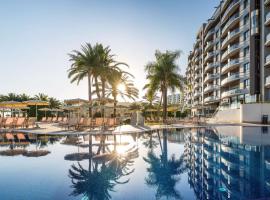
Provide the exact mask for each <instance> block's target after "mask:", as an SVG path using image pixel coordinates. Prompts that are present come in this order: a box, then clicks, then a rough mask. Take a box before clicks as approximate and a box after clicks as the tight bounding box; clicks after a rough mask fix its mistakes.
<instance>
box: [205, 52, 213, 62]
mask: <svg viewBox="0 0 270 200" xmlns="http://www.w3.org/2000/svg"><path fill="white" fill-rule="evenodd" d="M214 55H215V53H214V52H213V51H212V52H209V53H207V54H206V57H205V60H204V62H207V61H208V60H209V59H211V58H213V56H214Z"/></svg>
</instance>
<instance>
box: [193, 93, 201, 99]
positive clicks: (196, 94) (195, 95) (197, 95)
mask: <svg viewBox="0 0 270 200" xmlns="http://www.w3.org/2000/svg"><path fill="white" fill-rule="evenodd" d="M201 95H202V93H201V92H199V91H196V92H194V98H196V97H199V96H201Z"/></svg>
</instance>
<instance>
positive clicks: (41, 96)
mask: <svg viewBox="0 0 270 200" xmlns="http://www.w3.org/2000/svg"><path fill="white" fill-rule="evenodd" d="M34 99H36V100H40V101H48V100H49V96H48V95H46V94H43V93H38V94H37V95H35V96H34Z"/></svg>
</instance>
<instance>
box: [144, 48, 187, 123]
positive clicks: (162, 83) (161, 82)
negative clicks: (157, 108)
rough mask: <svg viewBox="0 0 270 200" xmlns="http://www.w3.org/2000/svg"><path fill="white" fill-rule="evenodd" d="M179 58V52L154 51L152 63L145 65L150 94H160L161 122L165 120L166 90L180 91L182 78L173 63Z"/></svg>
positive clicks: (147, 86)
mask: <svg viewBox="0 0 270 200" xmlns="http://www.w3.org/2000/svg"><path fill="white" fill-rule="evenodd" d="M179 56H180V51H166V52H165V53H162V52H160V51H156V53H155V57H156V60H155V61H154V62H150V63H148V64H147V65H146V67H145V71H146V72H147V77H146V78H147V79H148V84H147V85H146V88H148V89H149V90H150V91H151V92H158V91H159V92H161V94H162V95H161V96H162V101H163V122H164V123H165V122H166V119H167V93H168V89H170V90H172V91H173V92H174V91H175V89H176V88H178V89H180V90H182V89H183V88H182V87H183V77H182V76H181V75H180V74H179V66H178V65H177V64H176V63H175V62H176V60H177V59H178V58H179Z"/></svg>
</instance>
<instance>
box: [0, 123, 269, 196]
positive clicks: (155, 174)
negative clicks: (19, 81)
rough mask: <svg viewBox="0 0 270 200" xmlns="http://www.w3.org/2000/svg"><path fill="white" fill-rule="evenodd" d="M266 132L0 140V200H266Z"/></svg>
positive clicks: (181, 131) (173, 132)
mask: <svg viewBox="0 0 270 200" xmlns="http://www.w3.org/2000/svg"><path fill="white" fill-rule="evenodd" d="M269 144H270V130H268V128H267V127H241V126H231V127H228V126H226V127H225V126H224V127H223V126H220V127H207V128H189V129H171V130H160V131H155V132H148V133H144V134H136V133H134V134H129V135H106V136H103V135H83V136H71V135H69V136H57V135H34V134H23V135H18V134H17V133H14V134H12V135H9V134H6V133H3V134H0V188H1V190H0V199H1V200H13V199H16V200H17V199H27V200H32V199H39V200H43V199H44V200H47V199H57V200H58V199H119V200H120V199H121V200H122V199H125V200H131V199H147V200H148V199H229V198H230V199H258V198H263V197H270V145H269Z"/></svg>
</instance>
